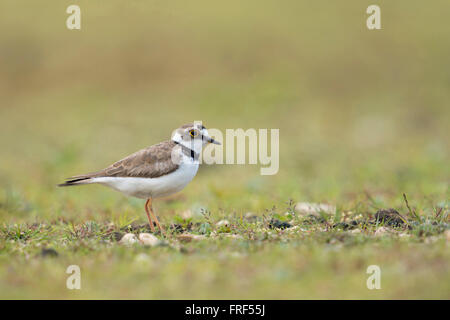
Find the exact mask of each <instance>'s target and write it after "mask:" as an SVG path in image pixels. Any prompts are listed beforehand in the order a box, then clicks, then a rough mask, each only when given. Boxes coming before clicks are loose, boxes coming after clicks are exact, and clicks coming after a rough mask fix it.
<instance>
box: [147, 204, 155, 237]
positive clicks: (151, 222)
mask: <svg viewBox="0 0 450 320" xmlns="http://www.w3.org/2000/svg"><path fill="white" fill-rule="evenodd" d="M149 204H150V206H151V205H152V199H151V198H148V199H147V202H145V212H147V219H148V224H149V225H150V229H151V230H152V232H153V233H155V226H154V225H153V221H152V218H151V217H150V212H149V210H148V205H149Z"/></svg>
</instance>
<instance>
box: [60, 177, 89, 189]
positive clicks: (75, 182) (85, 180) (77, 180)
mask: <svg viewBox="0 0 450 320" xmlns="http://www.w3.org/2000/svg"><path fill="white" fill-rule="evenodd" d="M89 183H92V177H89V176H87V177H86V176H85V177H73V178H69V179H67V180H66V181H65V182H64V183H60V184H58V187H70V186H80V185H83V184H89Z"/></svg>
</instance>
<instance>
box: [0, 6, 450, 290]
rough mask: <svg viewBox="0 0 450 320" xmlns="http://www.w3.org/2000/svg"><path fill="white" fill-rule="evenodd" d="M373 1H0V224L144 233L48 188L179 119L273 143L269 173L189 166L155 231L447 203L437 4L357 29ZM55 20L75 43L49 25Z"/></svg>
mask: <svg viewBox="0 0 450 320" xmlns="http://www.w3.org/2000/svg"><path fill="white" fill-rule="evenodd" d="M374 3H375V2H374V1H362V0H355V1H345V2H343V1H341V2H337V1H282V2H280V1H226V2H212V1H189V2H186V1H144V0H140V1H137V0H130V1H117V0H113V1H99V0H97V1H92V0H89V1H87V0H86V1H75V0H74V1H65V0H64V1H46V0H41V1H22V0H14V1H12V0H3V1H2V2H1V4H0V101H1V104H0V147H1V157H0V186H1V190H2V192H1V194H0V201H1V206H0V217H1V220H2V222H4V223H8V224H11V223H22V222H28V223H33V222H41V221H56V220H58V219H65V220H68V221H75V222H77V223H81V222H83V221H86V220H89V219H90V220H97V221H114V220H115V219H116V220H117V219H120V217H122V216H123V215H125V214H126V215H128V216H130V217H133V218H135V219H137V220H138V221H141V222H142V223H144V222H145V215H144V212H143V202H142V201H141V200H137V199H128V198H125V197H124V196H122V195H120V194H118V193H115V192H114V191H111V190H108V189H106V188H103V187H99V186H87V187H85V188H70V189H69V188H66V189H57V188H56V187H55V185H56V184H57V183H60V182H62V180H63V179H64V178H66V177H68V176H71V175H75V174H81V173H85V172H90V171H93V170H97V169H101V168H103V167H105V166H107V165H109V164H111V163H112V162H114V161H116V160H118V159H120V158H122V157H124V156H126V155H128V154H130V153H132V152H134V151H136V150H138V149H141V148H143V147H146V146H149V145H152V144H154V143H157V142H159V141H162V140H165V139H168V138H169V137H170V134H171V132H172V130H173V129H175V128H177V127H179V126H180V125H182V124H184V123H187V122H192V121H194V120H202V121H203V123H204V124H205V125H206V126H207V127H212V128H217V129H221V130H225V129H226V128H244V129H247V128H257V129H258V128H279V129H280V170H279V173H278V174H277V175H275V176H260V175H259V166H238V165H228V166H226V165H223V166H218V165H216V166H203V167H202V168H200V171H199V174H198V176H197V177H196V178H195V179H194V181H193V182H192V183H191V184H190V185H189V186H188V187H187V188H186V189H185V190H184V191H182V192H181V193H180V194H179V195H177V196H175V197H174V198H173V199H175V200H173V199H172V200H170V199H169V200H160V201H156V202H155V206H156V209H157V210H158V212H159V214H160V215H161V217H162V221H163V222H166V223H167V222H171V221H172V218H173V216H174V215H176V214H179V213H180V212H181V211H183V210H186V209H187V208H191V209H192V210H197V209H198V208H200V207H204V208H208V209H209V210H211V211H212V212H213V213H217V212H219V211H220V212H226V213H236V214H245V213H246V212H249V211H251V212H255V213H257V214H262V213H264V212H265V209H268V208H272V206H274V205H275V206H276V207H283V206H284V204H285V202H286V201H287V200H289V199H294V201H309V202H326V203H332V204H336V205H337V206H338V207H339V208H343V209H350V208H352V206H354V205H355V203H357V202H358V201H360V200H361V199H365V197H366V195H367V194H370V195H371V196H372V197H374V198H375V199H377V201H378V203H380V204H382V205H385V206H388V207H399V206H401V205H402V198H401V194H402V193H403V192H405V193H407V194H408V197H409V198H410V199H413V201H415V204H416V205H417V206H418V210H419V212H420V211H421V210H422V211H426V210H428V209H429V208H432V207H433V206H434V205H435V204H438V203H443V202H444V203H445V201H447V199H448V195H449V193H448V182H449V177H450V167H449V139H448V136H449V129H448V128H449V120H450V107H449V101H450V73H449V65H448V61H449V57H450V41H449V39H450V27H449V23H448V19H447V18H448V17H449V16H450V3H449V2H448V1H446V0H442V1H433V2H424V1H406V0H397V1H376V4H378V5H380V7H381V23H382V30H374V31H369V30H368V29H367V28H366V19H367V17H368V15H367V14H366V8H367V7H368V6H369V5H370V4H374ZM71 4H77V5H79V6H80V8H81V19H82V22H81V30H79V31H78V30H68V29H67V28H66V25H65V21H66V19H67V17H68V14H67V13H66V12H65V11H66V8H67V7H68V6H69V5H71ZM361 201H362V200H361ZM430 210H431V209H430ZM447 292H448V291H447ZM19 295H20V294H19ZM167 296H168V297H171V295H170V294H168V295H167ZM172 296H173V295H172ZM317 296H320V294H319V293H318V294H317ZM400 296H401V295H400ZM289 297H298V296H296V294H295V292H294V293H292V294H291V295H289Z"/></svg>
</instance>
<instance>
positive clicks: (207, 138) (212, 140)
mask: <svg viewBox="0 0 450 320" xmlns="http://www.w3.org/2000/svg"><path fill="white" fill-rule="evenodd" d="M203 138H204V139H205V140H206V141H208V142H209V143H214V144H218V145H220V144H221V143H220V142H219V141H216V140H214V139H213V138H211V137H207V136H203Z"/></svg>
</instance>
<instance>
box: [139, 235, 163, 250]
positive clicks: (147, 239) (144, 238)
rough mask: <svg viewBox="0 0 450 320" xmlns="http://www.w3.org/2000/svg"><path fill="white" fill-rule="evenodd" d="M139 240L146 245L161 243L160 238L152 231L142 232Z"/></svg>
mask: <svg viewBox="0 0 450 320" xmlns="http://www.w3.org/2000/svg"><path fill="white" fill-rule="evenodd" d="M139 241H140V242H141V243H142V244H143V245H144V246H150V247H154V246H156V245H158V244H159V240H158V238H157V237H155V236H154V235H152V234H151V233H140V234H139Z"/></svg>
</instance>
